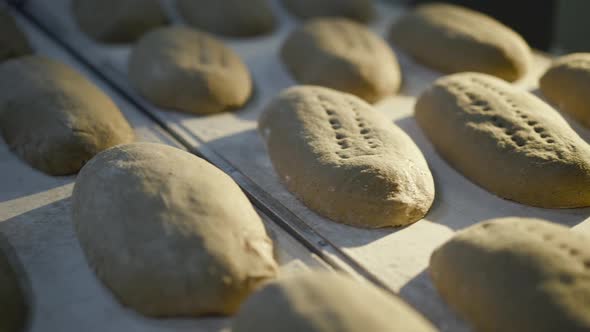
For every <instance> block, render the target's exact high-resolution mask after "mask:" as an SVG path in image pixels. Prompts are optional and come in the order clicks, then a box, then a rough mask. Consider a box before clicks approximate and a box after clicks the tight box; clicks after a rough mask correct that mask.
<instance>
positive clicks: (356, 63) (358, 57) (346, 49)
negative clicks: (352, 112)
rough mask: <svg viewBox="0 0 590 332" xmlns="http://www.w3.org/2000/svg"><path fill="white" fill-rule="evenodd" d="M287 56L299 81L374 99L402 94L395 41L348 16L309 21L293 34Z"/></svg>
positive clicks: (286, 45) (284, 55)
mask: <svg viewBox="0 0 590 332" xmlns="http://www.w3.org/2000/svg"><path fill="white" fill-rule="evenodd" d="M281 58H282V60H283V63H284V64H285V66H286V68H287V69H288V70H289V72H290V73H291V74H292V75H293V77H294V78H295V79H296V80H297V81H298V82H299V83H302V84H312V85H320V86H325V87H329V88H332V89H336V90H339V91H343V92H348V93H352V94H354V95H356V96H358V97H361V98H363V99H365V100H367V101H369V102H375V101H378V100H379V99H381V98H383V97H385V96H388V95H392V94H394V93H396V92H397V91H398V89H399V87H400V84H401V74H400V68H399V64H398V63H397V59H396V57H395V55H394V54H393V51H392V50H391V48H390V47H389V45H387V43H386V42H385V41H384V40H383V39H382V38H381V37H379V36H378V35H376V34H375V33H373V32H372V31H371V30H369V29H368V28H367V27H365V26H364V25H361V24H359V23H356V22H354V21H351V20H349V19H345V18H319V19H314V20H311V21H309V22H308V23H306V24H305V25H304V26H303V27H301V28H298V29H297V30H295V31H294V32H292V33H291V35H290V36H289V37H288V38H287V40H286V41H285V43H284V44H283V47H282V49H281Z"/></svg>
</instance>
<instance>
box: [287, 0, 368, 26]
mask: <svg viewBox="0 0 590 332" xmlns="http://www.w3.org/2000/svg"><path fill="white" fill-rule="evenodd" d="M282 3H283V5H284V6H285V7H286V8H287V9H288V10H289V11H290V12H291V13H292V14H293V15H295V16H298V17H300V18H302V19H309V18H315V17H346V18H349V19H353V20H355V21H359V22H363V23H366V22H368V21H370V20H371V19H372V18H373V16H374V15H375V8H374V6H373V0H282Z"/></svg>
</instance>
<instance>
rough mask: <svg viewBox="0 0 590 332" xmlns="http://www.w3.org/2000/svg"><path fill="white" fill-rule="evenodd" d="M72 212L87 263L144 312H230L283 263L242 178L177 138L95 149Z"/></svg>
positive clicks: (79, 182) (123, 299) (77, 187)
mask: <svg viewBox="0 0 590 332" xmlns="http://www.w3.org/2000/svg"><path fill="white" fill-rule="evenodd" d="M72 212H73V214H72V218H73V222H74V226H75V229H76V233H77V236H78V240H79V241H80V245H81V246H82V249H83V250H84V253H85V254H86V258H87V261H88V263H89V265H90V266H91V267H92V268H93V269H94V271H95V272H96V274H97V275H98V277H99V278H100V280H102V281H103V282H104V284H105V285H106V286H107V287H109V288H110V289H111V290H112V291H113V293H114V294H115V296H116V298H117V299H118V300H119V301H120V302H121V303H123V304H124V305H127V306H130V307H132V308H134V309H135V310H137V311H139V312H140V313H143V314H145V315H149V316H199V315H208V314H222V315H227V314H232V313H234V312H235V311H237V309H238V307H239V305H240V303H241V302H242V301H243V300H244V299H245V298H246V297H247V296H248V294H249V293H250V292H252V291H253V290H254V289H255V288H256V287H257V286H259V285H260V284H261V283H262V282H264V281H266V280H267V279H271V278H273V277H274V276H275V275H276V273H277V264H276V262H275V260H274V258H273V249H272V242H271V240H270V239H269V237H268V236H267V234H266V230H265V228H264V225H263V224H262V221H261V220H260V217H259V216H258V214H257V213H256V211H255V210H254V208H253V207H252V205H251V204H250V202H249V201H248V199H247V198H246V196H245V195H244V193H243V192H242V191H241V190H240V188H239V187H238V186H237V185H236V183H235V182H233V180H232V179H231V178H230V177H229V176H227V175H226V174H225V173H223V172H221V171H220V170H219V169H217V168H216V167H214V166H213V165H211V164H209V163H208V162H206V161H204V160H202V159H200V158H198V157H196V156H194V155H192V154H190V153H188V152H185V151H182V150H179V149H176V148H173V147H169V146H166V145H160V144H151V143H137V144H129V145H120V146H117V147H114V148H112V149H109V150H107V151H104V152H103V153H101V154H99V155H97V156H96V157H95V158H94V159H92V160H91V161H90V162H89V163H88V164H87V165H86V166H84V168H83V169H82V171H80V175H79V176H78V179H77V181H76V185H75V187H74V192H73V194H72Z"/></svg>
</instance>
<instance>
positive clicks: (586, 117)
mask: <svg viewBox="0 0 590 332" xmlns="http://www.w3.org/2000/svg"><path fill="white" fill-rule="evenodd" d="M540 88H541V92H543V95H544V96H545V97H547V99H548V100H549V101H550V102H552V103H554V104H555V105H557V106H558V107H559V109H560V110H561V111H563V112H565V113H568V114H570V115H572V116H573V117H574V118H575V119H576V120H578V121H580V123H582V124H583V125H584V126H586V127H590V53H574V54H570V55H566V56H563V57H560V58H558V59H556V60H555V61H554V62H553V64H552V65H551V67H550V68H549V69H548V70H547V72H546V73H545V74H544V75H543V77H541V81H540Z"/></svg>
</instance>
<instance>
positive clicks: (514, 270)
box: [430, 218, 590, 332]
mask: <svg viewBox="0 0 590 332" xmlns="http://www.w3.org/2000/svg"><path fill="white" fill-rule="evenodd" d="M430 274H431V276H432V280H433V282H434V284H435V286H436V288H437V289H438V291H439V292H440V294H441V296H442V297H443V298H444V299H445V300H446V301H447V302H448V303H449V304H450V305H451V306H452V307H453V308H454V309H455V310H456V311H457V312H459V313H460V314H461V315H462V316H463V317H464V318H465V319H466V320H467V321H469V322H470V323H471V324H472V325H473V327H474V330H475V331H480V332H497V331H502V332H524V331H535V332H555V331H564V332H565V331H568V332H588V331H590V315H588V313H590V237H583V236H582V235H581V234H576V233H575V232H573V231H571V230H569V229H568V228H566V227H563V226H560V225H556V224H551V223H548V222H545V221H542V220H537V219H524V218H504V219H496V220H490V221H486V222H484V223H480V224H478V225H475V226H472V227H469V228H467V229H465V230H463V231H460V232H458V233H457V234H456V235H455V236H454V237H453V238H452V239H451V240H450V241H448V242H447V243H445V244H444V245H442V246H441V247H440V248H438V249H437V250H435V252H434V253H433V254H432V257H431V259H430Z"/></svg>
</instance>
